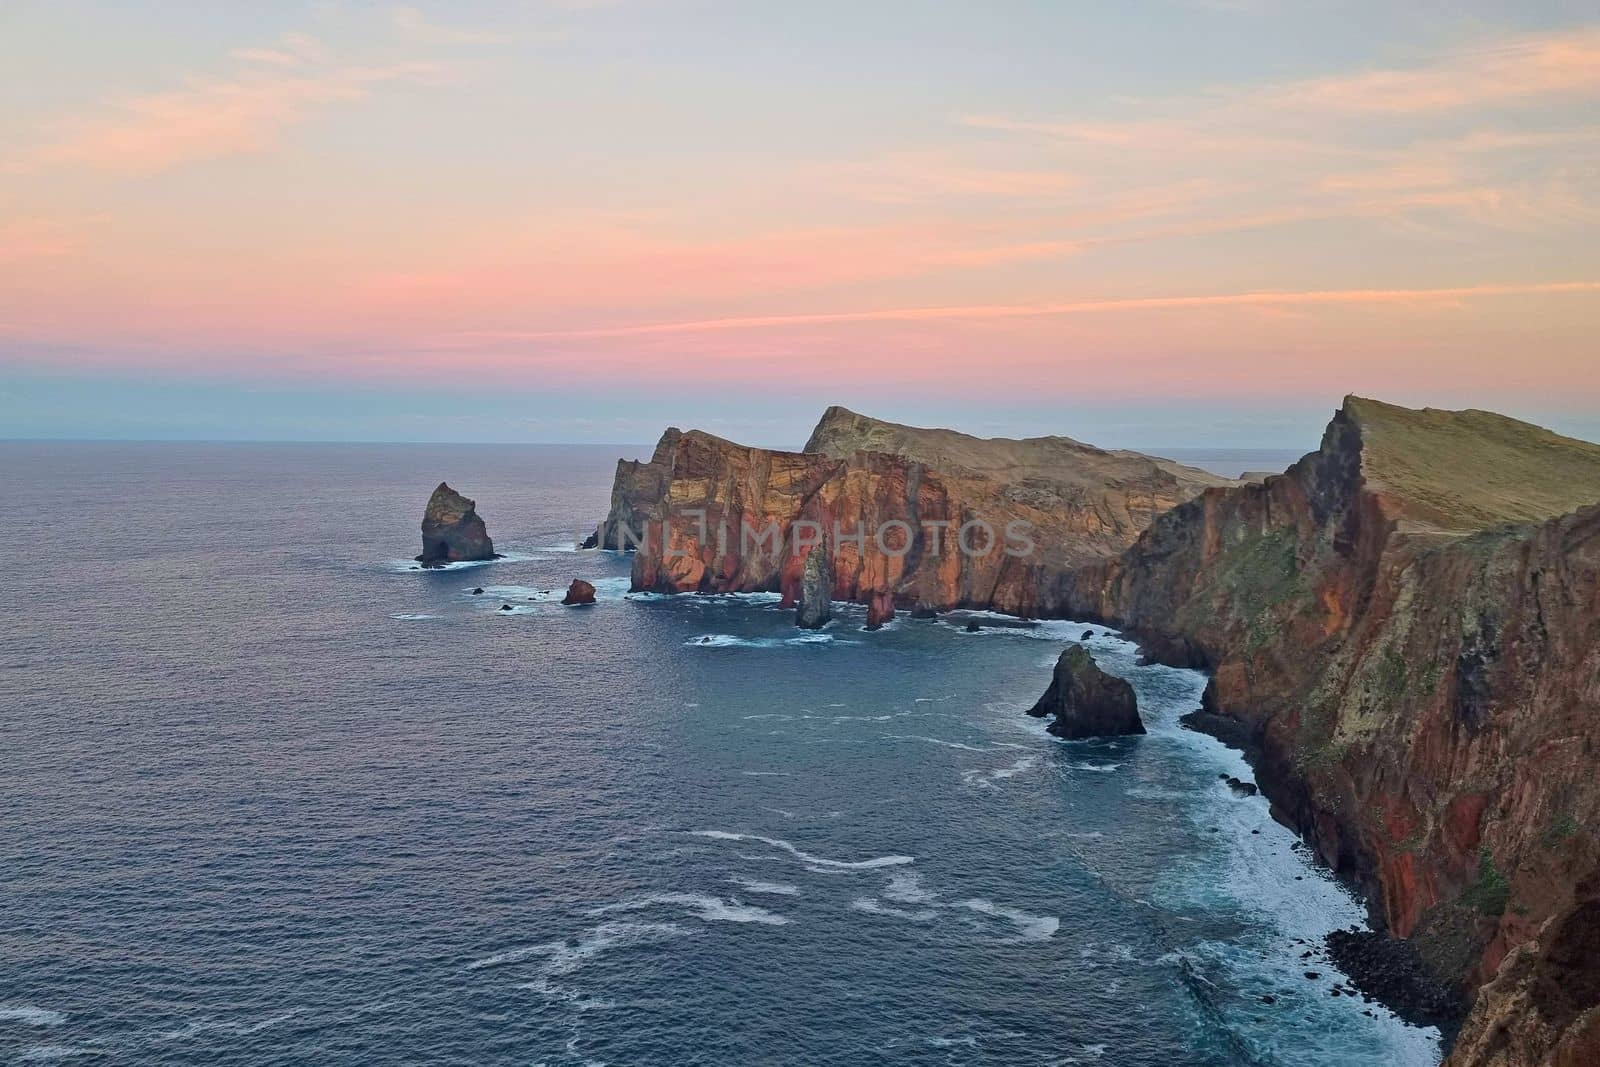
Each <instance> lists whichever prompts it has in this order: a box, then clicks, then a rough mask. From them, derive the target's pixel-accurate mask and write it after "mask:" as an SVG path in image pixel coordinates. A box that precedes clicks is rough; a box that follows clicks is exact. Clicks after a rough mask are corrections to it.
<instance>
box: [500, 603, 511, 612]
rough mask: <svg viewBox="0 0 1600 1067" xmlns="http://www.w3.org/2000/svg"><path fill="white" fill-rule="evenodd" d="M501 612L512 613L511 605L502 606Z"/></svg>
mask: <svg viewBox="0 0 1600 1067" xmlns="http://www.w3.org/2000/svg"><path fill="white" fill-rule="evenodd" d="M500 610H501V611H510V610H511V605H510V604H501V605H500Z"/></svg>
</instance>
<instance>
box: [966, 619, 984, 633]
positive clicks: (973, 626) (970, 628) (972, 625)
mask: <svg viewBox="0 0 1600 1067" xmlns="http://www.w3.org/2000/svg"><path fill="white" fill-rule="evenodd" d="M981 629H983V627H982V626H979V625H978V620H977V619H973V620H972V621H971V622H969V623H967V633H969V634H975V633H977V632H978V631H979V630H981Z"/></svg>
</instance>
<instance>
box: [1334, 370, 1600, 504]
mask: <svg viewBox="0 0 1600 1067" xmlns="http://www.w3.org/2000/svg"><path fill="white" fill-rule="evenodd" d="M1343 414H1344V416H1345V417H1346V418H1347V419H1349V420H1350V421H1351V422H1352V423H1353V424H1354V425H1355V426H1356V427H1357V428H1358V429H1359V430H1360V432H1361V443H1362V452H1361V472H1362V475H1363V476H1364V477H1365V479H1366V482H1367V485H1368V486H1369V487H1370V488H1372V489H1374V490H1376V491H1378V492H1381V493H1383V494H1385V496H1387V497H1388V498H1389V499H1391V500H1392V501H1394V502H1395V503H1396V504H1398V505H1399V507H1400V511H1401V515H1402V516H1403V517H1404V518H1406V519H1409V520H1412V521H1414V522H1420V523H1425V524H1427V525H1430V526H1434V527H1437V528H1439V529H1441V530H1445V531H1449V532H1463V533H1464V532H1471V531H1475V530H1482V529H1485V528H1488V527H1491V526H1498V525H1502V524H1505V523H1525V522H1542V521H1544V520H1545V519H1550V518H1554V517H1555V516H1557V515H1564V514H1566V513H1567V512H1570V511H1575V510H1577V509H1578V508H1580V507H1584V506H1586V505H1589V504H1594V503H1600V445H1595V444H1590V443H1589V442H1587V441H1578V440H1575V439H1573V438H1570V437H1562V436H1561V435H1560V434H1557V433H1552V432H1551V431H1549V430H1546V429H1544V428H1543V427H1540V426H1534V425H1533V424H1531V423H1526V422H1519V421H1518V420H1516V419H1512V418H1507V417H1506V416H1504V415H1497V414H1495V413H1493V412H1490V411H1476V410H1468V411H1441V410H1438V409H1436V408H1422V409H1421V410H1414V409H1411V408H1403V407H1398V406H1396V405H1394V404H1385V403H1383V402H1382V401H1378V400H1368V399H1365V398H1363V397H1357V396H1351V397H1346V398H1345V402H1344V408H1343Z"/></svg>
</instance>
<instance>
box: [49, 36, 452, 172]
mask: <svg viewBox="0 0 1600 1067" xmlns="http://www.w3.org/2000/svg"><path fill="white" fill-rule="evenodd" d="M284 42H285V46H286V47H285V49H242V50H238V51H235V52H234V53H232V55H233V56H234V58H235V59H237V60H240V61H242V62H245V63H246V64H248V66H247V67H246V69H243V70H241V71H239V72H238V73H236V74H235V75H233V76H232V77H227V78H219V79H210V80H203V79H194V80H191V81H190V82H189V83H188V84H187V85H185V86H184V87H183V88H182V89H177V90H173V91H170V92H160V93H144V94H139V95H134V96H128V97H125V98H123V99H121V100H118V101H116V102H114V103H113V104H112V105H111V106H110V108H109V110H108V111H107V112H105V113H101V114H96V115H90V116H85V117H80V118H77V119H69V120H66V121H65V122H62V123H60V124H59V126H61V127H62V129H63V132H62V133H60V134H59V135H58V136H57V137H56V138H55V139H54V140H52V141H50V142H49V143H47V144H45V145H44V146H42V147H40V148H38V149H36V150H35V151H34V152H32V153H31V155H29V156H26V157H25V158H26V161H27V163H28V164H30V165H32V166H34V167H38V166H67V165H75V166H83V167H88V168H91V169H94V170H103V171H109V172H112V173H118V174H155V173H159V172H161V171H165V170H169V169H171V168H173V167H176V166H178V165H180V164H183V163H188V162H192V161H195V160H205V159H217V158H221V157H225V156H233V155H243V154H253V153H260V152H264V151H267V150H268V149H270V148H272V147H273V146H274V145H275V144H276V142H277V140H278V138H279V137H280V136H281V135H282V133H283V132H284V131H285V130H286V129H287V128H289V127H291V126H293V125H295V124H297V123H300V122H303V121H305V120H306V119H307V118H309V117H310V116H311V114H313V113H314V112H315V111H316V110H317V109H318V108H321V107H324V106H326V105H329V104H334V103H342V102H350V101H356V100H361V99H363V98H365V97H367V96H368V95H370V94H371V93H372V91H373V90H374V89H375V88H377V87H379V86H381V85H384V84H389V83H396V82H419V81H424V80H428V79H432V78H436V77H438V76H439V74H440V73H441V71H440V68H439V67H438V66H436V65H434V64H431V63H418V62H396V63H390V64H385V65H379V66H344V67H333V68H322V69H316V70H304V69H302V68H303V66H304V64H305V63H307V62H316V61H318V60H319V59H320V58H321V57H322V56H323V49H322V46H321V45H320V43H318V42H317V41H316V40H315V39H314V38H311V37H307V36H305V35H299V34H288V35H285V37H284ZM262 66H269V67H275V68H282V69H274V70H263V69H260V68H261V67H262Z"/></svg>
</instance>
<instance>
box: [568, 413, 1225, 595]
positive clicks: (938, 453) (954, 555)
mask: <svg viewBox="0 0 1600 1067" xmlns="http://www.w3.org/2000/svg"><path fill="white" fill-rule="evenodd" d="M1230 484H1234V483H1231V482H1229V481H1228V480H1227V479H1223V478H1218V477H1215V476H1213V475H1210V474H1207V473H1206V472H1204V471H1199V470H1194V469H1192V468H1188V467H1183V466H1180V465H1179V464H1176V463H1172V462H1170V461H1166V460H1159V459H1153V458H1151V457H1148V456H1142V455H1139V454H1138V453H1134V452H1108V451H1105V450H1102V449H1098V448H1094V447H1092V446H1089V445H1084V444H1080V443H1078V442H1076V441H1072V440H1070V439H1068V438H1065V437H1041V438H1031V439H1028V440H1021V441H1013V440H1004V439H998V440H984V439H980V438H976V437H969V436H967V435H965V434H958V433H954V432H952V431H948V430H923V429H917V428H914V427H908V426H897V425H895V424H893V423H886V422H881V421H878V420H876V419H869V418H866V417H865V416H861V415H857V414H854V413H853V412H849V411H846V410H845V409H843V408H830V409H828V411H827V413H826V414H825V415H824V416H823V418H822V421H821V422H820V423H819V424H818V426H817V428H816V431H815V432H814V433H813V434H812V436H811V440H810V442H808V444H807V446H806V450H805V451H803V452H780V451H773V450H769V449H761V448H749V447H746V446H743V445H738V444H735V443H733V442H731V441H726V440H723V439H721V438H718V437H714V436H712V435H710V434H707V433H702V432H700V431H697V430H691V431H688V432H683V431H680V430H676V429H672V430H668V431H667V432H666V433H665V434H664V435H663V436H662V438H661V441H660V442H659V443H658V444H657V445H656V449H655V453H654V455H653V456H652V457H651V458H650V460H649V461H647V462H643V463H640V462H633V461H626V460H625V461H623V462H621V463H619V464H618V466H617V476H616V481H615V484H614V486H613V489H612V497H611V510H610V514H609V515H608V516H607V518H606V521H605V522H604V523H603V524H602V525H601V527H600V528H599V529H598V530H597V531H596V535H595V537H594V538H593V539H591V543H601V544H603V545H604V546H605V547H609V548H616V547H632V546H633V544H634V542H637V543H638V545H637V552H636V555H635V557H634V565H633V585H634V588H635V589H640V590H644V589H649V590H657V591H662V592H683V591H688V590H698V591H709V592H728V591H754V590H777V591H781V592H782V593H784V595H785V597H786V599H789V600H791V601H792V600H793V598H794V597H795V596H796V595H797V593H798V588H799V582H800V577H801V567H802V563H803V561H804V558H805V556H806V555H807V553H808V552H809V551H810V548H811V543H812V541H811V539H812V537H813V536H817V537H820V538H821V539H822V540H823V542H824V543H825V544H826V545H827V546H828V551H829V552H830V554H831V556H832V564H833V566H832V572H833V597H834V599H837V600H854V601H859V602H864V603H867V604H868V605H869V606H870V607H871V610H872V615H873V621H874V622H876V623H881V622H883V621H886V620H887V619H888V618H889V617H891V616H892V615H893V613H894V609H895V607H896V606H901V607H908V608H912V609H918V608H920V609H922V610H928V609H938V610H945V609H949V608H953V607H984V608H987V607H993V608H996V609H998V610H1001V611H1006V612H1010V613H1012V614H1016V615H1021V616H1038V615H1050V614H1059V613H1060V611H1061V608H1062V606H1063V603H1064V600H1065V598H1066V596H1067V595H1068V593H1069V592H1071V591H1072V590H1073V584H1072V582H1073V579H1072V575H1073V574H1074V573H1075V571H1076V570H1077V569H1078V568H1079V567H1081V566H1082V565H1083V564H1086V563H1089V562H1092V561H1097V560H1106V559H1108V558H1110V557H1112V556H1115V555H1116V554H1117V553H1119V552H1121V551H1122V550H1123V549H1125V548H1126V547H1127V546H1128V545H1130V544H1132V542H1133V541H1134V539H1135V538H1136V537H1137V536H1138V535H1139V533H1140V532H1141V531H1142V530H1144V529H1145V528H1147V527H1148V526H1149V525H1150V523H1151V522H1152V521H1153V520H1154V519H1155V517H1156V516H1158V515H1160V514H1162V513H1163V512H1165V511H1167V510H1169V509H1170V508H1172V507H1173V506H1174V505H1176V504H1178V503H1180V502H1182V501H1185V500H1189V499H1191V498H1193V497H1194V496H1195V495H1196V494H1198V493H1199V492H1201V491H1202V490H1204V489H1207V488H1212V487H1220V486H1225V485H1230Z"/></svg>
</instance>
